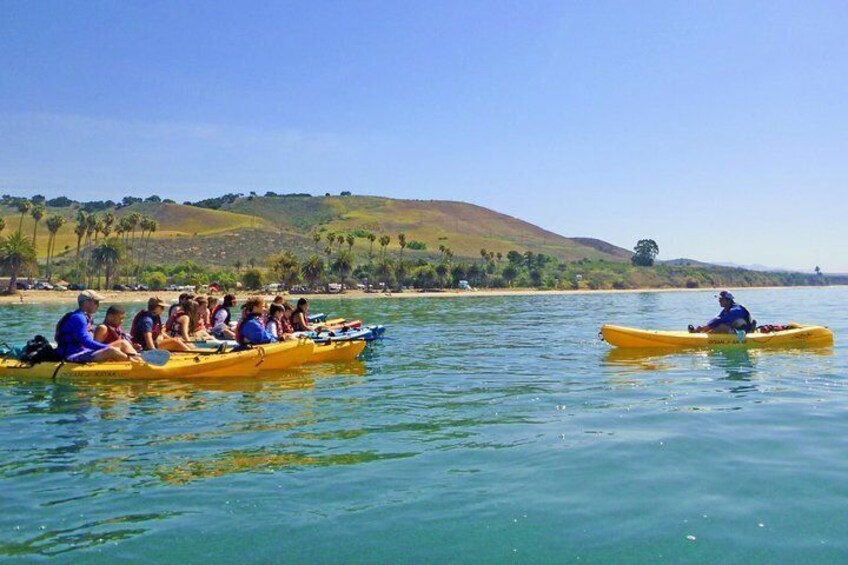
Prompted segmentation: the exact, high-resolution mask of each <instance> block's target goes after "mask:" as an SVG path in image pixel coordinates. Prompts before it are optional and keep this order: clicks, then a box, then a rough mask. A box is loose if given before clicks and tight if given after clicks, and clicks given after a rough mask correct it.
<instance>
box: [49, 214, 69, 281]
mask: <svg viewBox="0 0 848 565" xmlns="http://www.w3.org/2000/svg"><path fill="white" fill-rule="evenodd" d="M46 223H47V233H48V234H49V235H48V236H47V280H48V281H49V280H51V277H52V276H53V273H52V272H51V269H50V267H51V262H52V259H53V252H54V251H55V250H56V234H57V233H58V231H59V229H60V228H61V227H62V226H63V225H65V218H64V217H62V216H60V215H59V214H53V215H52V216H48V218H47V221H46Z"/></svg>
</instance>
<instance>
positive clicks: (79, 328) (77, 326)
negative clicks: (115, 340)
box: [65, 316, 109, 350]
mask: <svg viewBox="0 0 848 565" xmlns="http://www.w3.org/2000/svg"><path fill="white" fill-rule="evenodd" d="M65 323H66V324H68V333H69V334H70V335H71V336H73V338H74V340H75V341H76V342H77V343H79V344H80V345H82V346H83V347H86V348H88V349H94V350H99V349H106V348H107V347H109V344H108V343H101V342H99V341H95V340H94V338H93V337H92V336H91V332H89V331H88V321H87V320H86V319H85V316H71V317H70V318H69V319H68V321H67V322H65Z"/></svg>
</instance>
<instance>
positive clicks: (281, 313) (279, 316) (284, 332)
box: [265, 304, 293, 341]
mask: <svg viewBox="0 0 848 565" xmlns="http://www.w3.org/2000/svg"><path fill="white" fill-rule="evenodd" d="M265 331H267V332H268V335H270V336H272V337H273V338H274V339H275V340H277V341H285V340H287V339H293V337H292V335H291V334H292V328H291V324H290V323H289V321H288V320H287V319H286V309H285V308H284V307H283V306H282V305H280V304H271V308H270V309H269V310H268V321H267V322H266V323H265Z"/></svg>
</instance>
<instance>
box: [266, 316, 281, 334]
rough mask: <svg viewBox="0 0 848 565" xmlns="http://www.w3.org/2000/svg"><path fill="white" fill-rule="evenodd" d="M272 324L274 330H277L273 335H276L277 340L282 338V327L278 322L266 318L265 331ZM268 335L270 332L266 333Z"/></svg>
mask: <svg viewBox="0 0 848 565" xmlns="http://www.w3.org/2000/svg"><path fill="white" fill-rule="evenodd" d="M272 324H273V326H274V328H275V329H276V330H277V331H275V332H274V334H273V335H276V336H277V337H278V338H279V337H282V336H283V331H282V327H281V325H280V322H279V321H278V320H276V319H274V318H268V321H267V322H265V329H266V330H267V329H268V327H269V326H271V325H272ZM268 333H271V332H268Z"/></svg>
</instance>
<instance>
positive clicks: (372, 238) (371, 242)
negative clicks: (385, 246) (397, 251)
mask: <svg viewBox="0 0 848 565" xmlns="http://www.w3.org/2000/svg"><path fill="white" fill-rule="evenodd" d="M365 238H366V239H367V240H368V264H369V265H370V264H371V262H372V261H373V260H374V242H375V241H377V236H376V235H375V234H373V233H372V232H368V234H367V235H366V236H365Z"/></svg>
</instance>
